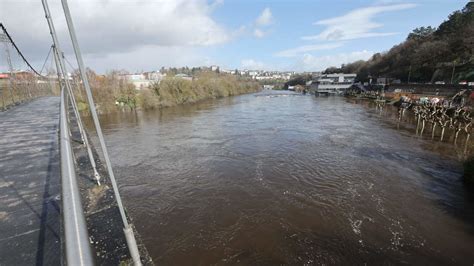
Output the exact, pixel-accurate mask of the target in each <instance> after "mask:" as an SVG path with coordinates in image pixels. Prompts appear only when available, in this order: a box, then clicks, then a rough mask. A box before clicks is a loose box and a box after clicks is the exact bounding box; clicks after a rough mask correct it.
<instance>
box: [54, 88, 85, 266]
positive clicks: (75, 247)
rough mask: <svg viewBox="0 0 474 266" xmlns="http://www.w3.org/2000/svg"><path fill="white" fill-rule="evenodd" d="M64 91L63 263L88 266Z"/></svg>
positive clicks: (62, 130) (62, 110)
mask: <svg viewBox="0 0 474 266" xmlns="http://www.w3.org/2000/svg"><path fill="white" fill-rule="evenodd" d="M66 94H67V91H66V90H65V89H64V88H63V89H62V90H61V106H60V108H61V109H60V121H59V123H60V133H59V134H60V155H61V191H62V192H61V193H62V210H61V211H62V219H63V225H64V226H63V227H64V241H63V242H64V247H65V253H66V256H65V262H66V264H67V265H92V264H93V259H92V258H93V257H92V253H91V248H90V245H89V234H88V232H87V225H86V219H85V217H84V211H83V208H82V203H81V195H80V192H79V187H78V184H77V178H76V169H75V164H74V156H73V151H72V145H71V130H70V127H69V121H68V98H67V97H66Z"/></svg>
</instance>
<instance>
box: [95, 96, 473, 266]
mask: <svg viewBox="0 0 474 266" xmlns="http://www.w3.org/2000/svg"><path fill="white" fill-rule="evenodd" d="M101 123H102V125H103V129H104V133H105V136H106V141H107V146H108V147H109V151H110V154H111V159H112V163H113V165H114V169H115V173H116V176H117V179H118V182H119V184H120V189H121V192H122V197H123V200H124V202H125V205H126V207H127V209H128V211H129V213H130V215H131V216H132V217H133V220H134V224H135V226H136V227H137V230H138V232H139V234H140V235H141V236H142V238H143V240H144V243H145V245H146V246H147V249H148V251H149V252H150V254H151V256H152V257H153V259H154V261H155V262H156V263H157V264H158V265H209V264H230V265H233V264H243V265H279V264H288V265H313V264H315V265H319V264H363V263H368V264H376V265H379V264H393V263H394V264H401V263H409V264H425V265H434V264H442V265H446V264H465V265H472V264H473V263H474V196H473V195H474V193H472V192H469V191H468V190H466V189H465V187H464V186H463V184H462V182H461V176H462V163H461V160H460V159H459V156H458V153H457V152H456V151H455V149H454V148H453V145H452V144H449V143H440V142H436V141H431V140H427V139H419V138H417V137H416V136H415V134H414V132H413V130H411V129H406V128H403V127H402V128H397V126H396V123H395V119H394V118H393V117H390V116H387V115H385V116H384V115H380V114H379V113H378V112H377V111H376V110H375V109H373V108H370V107H368V106H366V105H363V104H357V103H354V102H351V101H350V100H347V99H345V98H342V97H329V98H316V97H314V96H303V95H299V94H293V93H288V92H272V91H263V92H260V93H256V94H250V95H244V96H237V97H230V98H223V99H219V100H213V101H206V102H202V103H199V104H194V105H186V106H179V107H173V108H167V109H163V110H156V111H148V112H118V113H114V114H109V115H103V116H101Z"/></svg>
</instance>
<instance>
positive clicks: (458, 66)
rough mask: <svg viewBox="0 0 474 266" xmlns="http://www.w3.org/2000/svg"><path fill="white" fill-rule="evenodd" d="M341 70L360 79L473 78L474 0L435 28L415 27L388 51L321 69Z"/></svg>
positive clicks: (455, 79)
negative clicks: (365, 59)
mask: <svg viewBox="0 0 474 266" xmlns="http://www.w3.org/2000/svg"><path fill="white" fill-rule="evenodd" d="M453 70H454V71H453ZM341 72H342V73H357V79H358V80H359V81H363V82H365V81H368V79H369V76H371V77H372V78H374V79H375V78H378V77H384V78H394V79H399V80H401V82H407V81H408V80H409V81H410V82H420V83H421V82H422V83H427V82H431V83H433V82H436V81H444V82H446V83H450V82H451V79H453V83H458V82H460V81H474V2H472V1H470V2H469V3H468V4H467V5H466V6H465V7H464V8H463V9H462V10H459V11H455V12H454V13H452V14H451V15H449V17H448V19H447V20H446V21H444V22H443V23H441V25H439V27H437V28H433V27H431V26H428V27H420V28H416V29H414V30H413V31H412V32H411V33H410V34H409V35H408V37H407V38H406V40H405V41H404V42H402V43H400V44H398V45H395V46H394V47H392V48H391V49H390V50H389V51H388V52H383V53H376V54H374V55H373V56H372V58H370V59H369V60H367V61H363V60H361V61H356V62H353V63H350V64H347V65H342V66H341V67H340V68H337V67H330V68H328V69H326V70H325V71H324V73H327V74H329V73H341ZM453 73H454V74H453Z"/></svg>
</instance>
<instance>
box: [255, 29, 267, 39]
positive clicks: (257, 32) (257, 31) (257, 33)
mask: <svg viewBox="0 0 474 266" xmlns="http://www.w3.org/2000/svg"><path fill="white" fill-rule="evenodd" d="M253 36H255V37H257V38H263V37H264V36H265V32H264V31H263V30H261V29H255V30H254V31H253Z"/></svg>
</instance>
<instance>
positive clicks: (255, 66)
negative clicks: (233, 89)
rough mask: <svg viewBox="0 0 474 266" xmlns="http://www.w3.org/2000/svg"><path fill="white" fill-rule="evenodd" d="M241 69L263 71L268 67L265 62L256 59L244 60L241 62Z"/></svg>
mask: <svg viewBox="0 0 474 266" xmlns="http://www.w3.org/2000/svg"><path fill="white" fill-rule="evenodd" d="M240 67H241V68H243V69H251V70H261V69H265V67H266V65H265V64H264V63H263V62H260V61H255V60H254V59H243V60H242V61H241V62H240Z"/></svg>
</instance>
